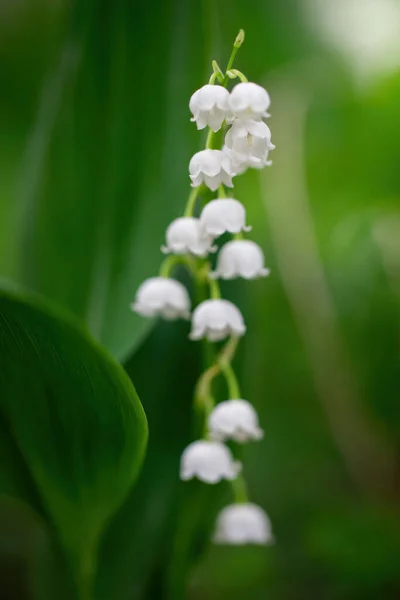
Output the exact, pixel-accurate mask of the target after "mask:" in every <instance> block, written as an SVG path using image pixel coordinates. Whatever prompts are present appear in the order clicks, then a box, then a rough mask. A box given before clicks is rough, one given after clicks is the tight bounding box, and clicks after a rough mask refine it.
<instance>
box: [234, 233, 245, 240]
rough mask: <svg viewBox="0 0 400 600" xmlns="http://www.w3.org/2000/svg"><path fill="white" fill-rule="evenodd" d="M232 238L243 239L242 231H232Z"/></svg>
mask: <svg viewBox="0 0 400 600" xmlns="http://www.w3.org/2000/svg"><path fill="white" fill-rule="evenodd" d="M232 238H233V239H234V240H243V239H244V235H243V231H238V233H234V234H233V235H232Z"/></svg>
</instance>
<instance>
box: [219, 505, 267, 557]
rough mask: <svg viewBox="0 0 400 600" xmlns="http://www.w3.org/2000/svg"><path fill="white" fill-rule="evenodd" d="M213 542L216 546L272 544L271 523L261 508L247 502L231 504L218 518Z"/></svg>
mask: <svg viewBox="0 0 400 600" xmlns="http://www.w3.org/2000/svg"><path fill="white" fill-rule="evenodd" d="M213 541H214V542H215V543H216V544H231V545H235V546H236V545H238V546H239V545H244V544H262V545H264V544H271V543H273V541H274V537H273V534H272V529H271V522H270V520H269V518H268V516H267V515H266V513H265V512H264V511H263V509H262V508H261V507H260V506H257V505H256V504H252V503H251V502H246V503H243V504H231V505H230V506H227V507H226V508H224V509H223V510H222V511H221V512H220V513H219V515H218V517H217V523H216V528H215V534H214V538H213Z"/></svg>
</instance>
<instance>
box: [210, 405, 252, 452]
mask: <svg viewBox="0 0 400 600" xmlns="http://www.w3.org/2000/svg"><path fill="white" fill-rule="evenodd" d="M208 429H209V432H210V435H211V437H212V438H213V439H214V440H218V441H220V442H224V441H225V440H235V441H236V442H242V443H243V442H248V441H250V440H260V439H261V438H262V437H263V435H264V432H263V430H262V429H260V427H259V425H258V416H257V413H256V411H255V410H254V408H253V407H252V405H251V404H250V402H247V400H241V399H237V400H226V401H225V402H220V403H219V404H217V406H216V407H215V408H214V410H213V411H212V413H211V414H210V416H209V418H208Z"/></svg>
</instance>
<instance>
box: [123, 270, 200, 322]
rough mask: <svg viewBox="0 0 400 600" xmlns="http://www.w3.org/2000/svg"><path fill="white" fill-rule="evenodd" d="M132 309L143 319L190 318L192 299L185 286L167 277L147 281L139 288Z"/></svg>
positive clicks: (152, 278) (151, 278)
mask: <svg viewBox="0 0 400 600" xmlns="http://www.w3.org/2000/svg"><path fill="white" fill-rule="evenodd" d="M131 308H132V310H134V311H135V312H137V313H138V314H139V315H141V316H142V317H157V316H161V317H164V319H168V320H173V319H178V318H180V317H181V318H183V319H189V318H190V298H189V294H188V292H187V290H186V288H185V286H183V285H182V284H181V283H180V282H179V281H176V280H175V279H167V278H166V277H150V278H149V279H146V280H145V281H144V282H143V283H142V284H141V286H140V287H139V289H138V291H137V293H136V299H135V302H134V303H132V304H131Z"/></svg>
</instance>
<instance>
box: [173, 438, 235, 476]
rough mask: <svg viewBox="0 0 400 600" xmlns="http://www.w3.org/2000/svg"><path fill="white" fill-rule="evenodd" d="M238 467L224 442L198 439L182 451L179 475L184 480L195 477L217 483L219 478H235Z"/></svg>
mask: <svg viewBox="0 0 400 600" xmlns="http://www.w3.org/2000/svg"><path fill="white" fill-rule="evenodd" d="M240 469H241V464H240V462H238V461H235V460H234V458H233V456H232V453H231V451H230V450H229V448H227V447H226V446H224V444H221V443H220V442H210V441H207V440H199V441H197V442H192V443H191V444H189V446H188V447H187V448H185V450H184V451H183V453H182V457H181V469H180V476H181V479H183V480H185V481H186V480H188V479H193V477H197V479H200V480H201V481H205V482H206V483H218V482H219V481H221V479H230V480H232V479H236V477H237V474H238V473H239V471H240Z"/></svg>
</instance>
